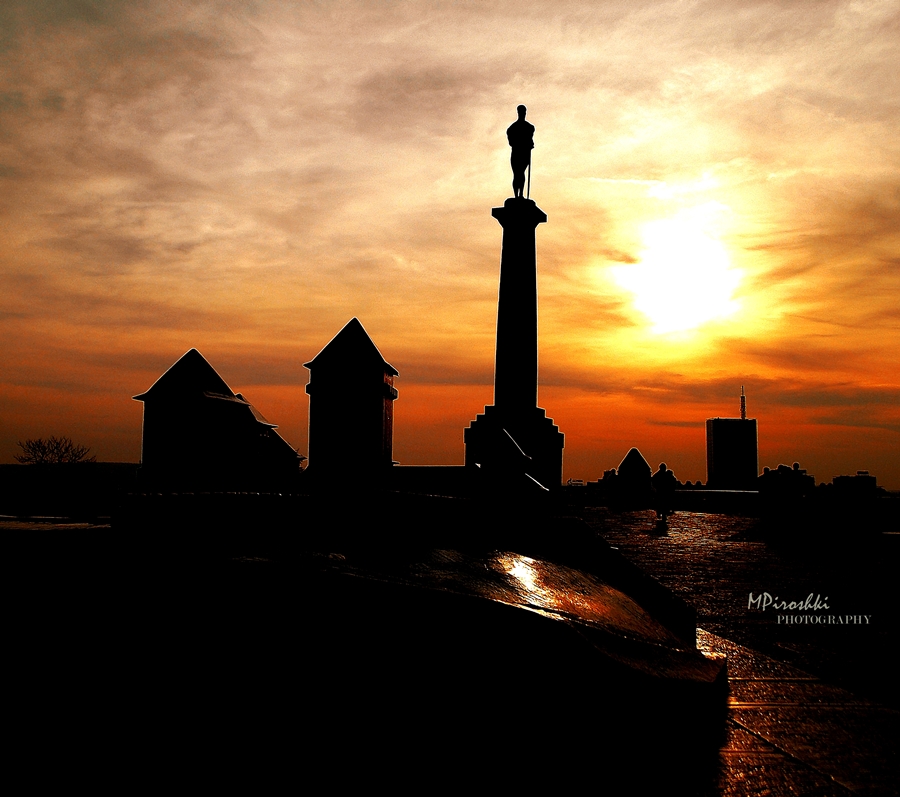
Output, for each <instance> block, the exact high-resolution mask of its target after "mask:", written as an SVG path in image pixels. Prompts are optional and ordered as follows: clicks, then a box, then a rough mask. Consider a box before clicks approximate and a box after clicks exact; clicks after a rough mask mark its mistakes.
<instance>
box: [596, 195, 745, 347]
mask: <svg viewBox="0 0 900 797" xmlns="http://www.w3.org/2000/svg"><path fill="white" fill-rule="evenodd" d="M721 208H722V206H721V205H717V204H716V203H708V204H706V205H701V206H699V207H696V208H691V209H689V210H684V211H682V212H680V213H678V214H677V215H676V216H674V217H672V218H670V219H662V220H658V221H651V222H648V223H647V224H645V225H644V227H643V229H642V234H641V238H642V240H643V244H644V246H643V249H642V250H641V253H640V260H639V262H638V263H636V264H634V265H630V266H617V267H615V268H614V269H613V273H614V277H615V279H616V281H617V282H618V283H619V285H620V286H621V287H623V288H625V289H626V290H628V291H630V292H631V293H632V294H634V306H635V308H636V309H637V310H639V311H640V312H642V313H643V314H644V315H645V316H647V318H648V319H650V321H651V322H652V324H653V327H652V330H653V332H655V333H657V334H663V333H667V332H682V331H688V330H692V329H696V328H697V327H699V326H700V325H701V324H704V323H706V322H707V321H712V320H714V319H721V318H726V317H728V316H730V315H732V314H733V313H734V312H735V311H736V310H737V309H738V306H739V305H738V302H737V301H736V300H734V299H733V298H732V296H733V295H734V291H735V289H736V288H737V286H738V284H739V283H740V279H741V275H740V272H739V271H737V270H736V269H733V268H732V267H731V261H730V259H729V257H728V251H727V249H726V248H725V246H724V245H723V244H722V242H721V241H720V240H719V239H718V238H717V237H716V236H715V234H714V232H712V217H713V216H714V215H717V213H718V211H719V210H721Z"/></svg>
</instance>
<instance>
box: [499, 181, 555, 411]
mask: <svg viewBox="0 0 900 797" xmlns="http://www.w3.org/2000/svg"><path fill="white" fill-rule="evenodd" d="M491 215H492V216H493V217H494V218H495V219H497V221H498V222H500V226H501V227H502V228H503V244H502V246H501V250H500V295H499V300H498V304H497V350H496V355H495V361H494V405H495V406H497V407H500V408H502V409H504V410H509V411H512V412H521V411H525V410H529V409H534V408H535V407H537V379H538V337H537V330H538V327H537V322H538V318H537V315H538V307H537V255H536V251H535V231H536V229H537V226H538V224H543V223H544V222H546V221H547V214H546V213H544V211H542V210H541V209H540V208H539V207H538V206H537V205H536V204H535V203H534V202H533V201H532V200H530V199H522V198H518V199H507V200H506V202H505V203H504V205H503V207H502V208H493V209H492V210H491Z"/></svg>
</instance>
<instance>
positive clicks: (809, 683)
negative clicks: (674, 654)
mask: <svg viewBox="0 0 900 797" xmlns="http://www.w3.org/2000/svg"><path fill="white" fill-rule="evenodd" d="M697 644H698V647H699V648H700V649H701V650H703V651H708V652H717V653H724V654H726V655H727V657H728V684H729V692H730V695H729V707H728V718H727V722H726V735H725V740H724V744H723V746H722V748H721V750H720V752H719V774H718V784H717V789H716V790H715V791H714V792H712V793H714V794H719V795H728V796H729V797H730V796H731V795H735V797H738V796H740V797H745V795H760V796H761V795H771V797H781V795H808V796H809V797H843V796H844V795H859V796H860V797H896V795H900V711H896V710H894V709H891V708H887V707H885V706H883V705H880V704H878V703H874V702H870V701H867V700H863V699H861V698H858V697H856V696H855V695H853V694H852V693H850V692H848V691H846V690H844V689H840V688H838V687H835V686H831V685H829V684H827V683H825V682H823V681H821V680H819V679H818V678H816V677H814V676H812V675H809V674H808V673H806V672H803V671H802V670H799V669H797V668H795V667H792V666H790V665H788V664H784V663H781V662H778V661H776V660H774V659H772V658H769V657H768V656H764V655H762V654H761V653H759V652H757V651H755V650H752V649H751V648H748V647H744V646H742V645H738V644H736V643H734V642H731V641H729V640H727V639H724V638H723V637H720V636H716V635H715V634H711V633H709V632H706V631H703V630H702V629H698V632H697Z"/></svg>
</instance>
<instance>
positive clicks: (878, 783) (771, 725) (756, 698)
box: [588, 510, 900, 797]
mask: <svg viewBox="0 0 900 797" xmlns="http://www.w3.org/2000/svg"><path fill="white" fill-rule="evenodd" d="M588 515H589V518H590V522H591V525H592V526H594V527H595V528H598V529H602V536H604V538H605V539H606V540H607V541H609V542H610V543H611V544H613V545H615V546H616V547H618V548H619V549H620V551H621V552H622V553H623V554H625V555H626V557H627V558H629V559H631V560H632V561H634V562H636V563H637V564H639V565H640V566H641V567H642V568H644V569H645V571H647V572H649V573H650V574H651V575H653V576H654V577H655V578H657V579H658V580H659V581H660V582H661V583H663V584H665V585H666V586H668V587H670V588H671V589H673V591H676V592H677V593H678V594H679V595H681V596H682V597H683V598H685V599H686V600H688V601H690V602H692V603H693V604H694V605H695V606H696V608H697V610H698V626H699V628H698V632H697V642H698V647H700V649H701V650H704V651H714V652H718V653H724V654H726V656H727V657H728V683H729V699H728V715H727V720H726V734H725V739H724V740H723V744H722V746H721V749H720V751H719V763H718V774H717V783H716V785H715V786H714V787H710V788H709V790H708V791H702V792H700V791H698V792H697V793H698V794H701V793H702V794H704V795H707V794H708V795H741V796H743V795H773V797H780V795H798V794H799V795H810V797H832V796H834V797H837V796H838V795H865V796H866V797H876V796H877V797H889V796H895V795H898V794H900V711H898V710H897V709H896V708H895V707H894V705H893V698H894V695H895V694H896V684H894V683H893V682H894V681H895V673H894V662H895V660H896V659H895V657H894V656H893V655H892V649H891V648H890V647H889V640H890V638H891V637H892V636H894V630H895V628H896V623H895V621H894V616H895V615H893V614H892V612H893V610H894V609H895V604H896V599H894V598H892V597H891V595H890V589H889V587H888V586H887V585H889V584H891V583H892V579H891V578H890V573H891V572H895V565H896V562H895V560H894V558H893V555H892V551H893V550H894V549H893V547H892V546H891V544H890V543H887V544H886V545H884V546H880V547H876V549H874V550H873V549H866V548H863V547H860V546H853V545H845V546H843V548H842V549H837V550H835V549H833V548H832V549H828V548H827V546H825V545H824V544H823V545H818V544H812V545H810V544H806V543H804V545H803V546H801V548H800V549H798V547H797V546H795V545H788V544H786V543H785V541H783V540H776V541H774V542H773V541H772V540H770V539H766V538H765V529H761V528H760V527H759V525H758V523H757V521H754V520H752V519H748V518H735V517H726V516H721V515H719V516H716V515H700V514H696V513H677V514H675V515H673V516H672V517H671V518H670V524H669V530H668V533H667V534H663V535H660V534H658V533H655V532H654V530H653V517H652V513H641V512H633V513H623V514H622V515H619V516H611V515H609V514H607V513H606V511H605V510H598V511H596V512H595V513H593V515H591V513H588ZM878 545H879V544H878V543H876V546H878ZM764 585H774V586H775V587H777V589H779V590H781V591H783V592H784V593H785V594H794V593H796V594H800V593H801V592H803V591H804V590H807V591H814V592H821V593H822V594H823V595H824V594H826V591H827V594H828V595H829V597H830V598H832V602H833V604H840V603H843V604H844V605H845V606H848V607H849V606H852V607H853V608H852V611H859V612H863V611H865V612H866V613H868V614H869V615H870V616H871V617H872V620H873V624H872V625H869V626H867V627H865V626H854V627H835V626H826V627H810V626H804V627H801V626H796V625H795V626H785V625H778V624H777V622H776V621H775V619H774V617H773V616H764V615H760V613H758V612H751V611H748V607H747V601H748V592H749V591H751V590H752V591H754V592H757V593H758V592H760V591H761V589H764V588H765V586H764ZM804 595H805V593H804ZM710 628H715V629H716V630H717V631H718V633H713V632H712V631H710ZM736 639H740V640H741V642H738V641H736ZM742 643H743V644H742ZM763 650H765V651H766V652H763ZM769 654H771V655H769ZM798 661H799V662H801V663H803V664H804V665H807V666H805V667H801V666H797V662H798ZM838 681H839V682H841V683H836V682H838ZM845 685H849V686H850V687H852V688H845ZM861 693H867V694H865V695H864V694H861ZM870 694H875V695H878V696H879V697H881V698H883V700H876V699H871V698H870V697H869V696H868V695H870Z"/></svg>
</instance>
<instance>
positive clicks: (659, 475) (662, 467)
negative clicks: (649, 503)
mask: <svg viewBox="0 0 900 797" xmlns="http://www.w3.org/2000/svg"><path fill="white" fill-rule="evenodd" d="M650 483H651V484H652V485H653V492H654V503H655V505H656V517H657V519H658V520H659V521H660V522H661V523H665V522H666V520H667V519H668V517H669V512H670V511H671V508H672V499H673V498H674V496H675V488H676V487H678V479H676V478H675V474H674V473H672V471H670V470H669V469H668V468H667V467H666V463H665V462H660V463H659V470H658V471H656V473H654V474H653V476H651V477H650Z"/></svg>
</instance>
